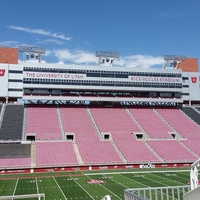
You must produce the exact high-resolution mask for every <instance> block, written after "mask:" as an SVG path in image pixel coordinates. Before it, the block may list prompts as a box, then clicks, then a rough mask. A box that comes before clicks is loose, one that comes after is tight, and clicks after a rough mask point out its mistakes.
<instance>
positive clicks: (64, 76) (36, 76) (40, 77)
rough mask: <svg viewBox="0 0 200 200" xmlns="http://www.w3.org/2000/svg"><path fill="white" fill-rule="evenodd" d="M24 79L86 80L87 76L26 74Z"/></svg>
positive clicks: (42, 73) (43, 73)
mask: <svg viewBox="0 0 200 200" xmlns="http://www.w3.org/2000/svg"><path fill="white" fill-rule="evenodd" d="M23 76H24V78H37V79H76V80H81V79H85V77H86V75H85V74H69V73H45V72H24V74H23Z"/></svg>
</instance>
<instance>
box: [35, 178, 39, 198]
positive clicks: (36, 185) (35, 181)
mask: <svg viewBox="0 0 200 200" xmlns="http://www.w3.org/2000/svg"><path fill="white" fill-rule="evenodd" d="M35 184H36V189H37V193H38V194H39V188H38V182H37V178H35Z"/></svg>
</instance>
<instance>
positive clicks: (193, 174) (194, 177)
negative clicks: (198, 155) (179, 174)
mask: <svg viewBox="0 0 200 200" xmlns="http://www.w3.org/2000/svg"><path fill="white" fill-rule="evenodd" d="M199 163H200V159H199V160H197V161H195V162H194V163H193V164H192V165H191V170H190V184H191V190H194V189H195V188H197V187H198V185H199V179H198V169H197V167H198V165H199Z"/></svg>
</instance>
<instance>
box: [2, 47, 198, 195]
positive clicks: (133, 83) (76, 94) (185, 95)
mask: <svg viewBox="0 0 200 200" xmlns="http://www.w3.org/2000/svg"><path fill="white" fill-rule="evenodd" d="M18 52H20V53H22V54H23V62H22V63H18ZM44 53H45V49H42V48H37V47H27V46H21V47H19V49H18V48H0V55H1V56H0V63H1V64H0V85H1V87H0V102H1V103H0V174H1V176H0V177H1V179H0V181H2V182H1V183H2V185H4V182H3V181H5V180H2V177H5V176H6V175H11V176H13V174H17V175H19V176H20V175H23V174H28V176H29V178H30V179H31V178H32V179H33V180H34V181H32V180H31V181H30V182H31V184H33V183H34V184H35V182H37V184H36V185H38V184H39V183H38V181H39V179H38V181H36V178H35V177H34V178H33V177H31V175H32V174H35V173H38V174H39V173H46V174H52V173H57V172H58V174H60V173H64V172H66V173H68V172H70V174H71V175H70V180H74V181H75V182H77V180H75V178H73V177H76V176H77V173H78V174H79V175H80V174H81V173H82V171H90V172H91V174H89V173H88V174H87V179H86V180H84V181H83V182H84V183H85V181H86V182H87V183H88V184H90V183H93V184H94V185H95V183H97V185H99V184H104V183H105V182H106V181H104V179H103V178H105V177H106V175H105V174H106V173H108V171H110V174H109V177H111V176H112V177H114V176H115V172H116V171H120V172H121V173H122V174H123V170H124V171H126V170H127V173H129V172H130V170H133V171H134V170H136V169H141V170H143V169H147V170H153V169H157V168H159V169H160V168H161V169H165V170H169V171H166V172H165V173H164V174H165V175H166V174H168V173H169V174H168V175H169V176H168V178H169V177H170V178H172V179H173V181H175V180H176V179H177V177H179V178H178V179H179V180H181V181H182V182H180V183H179V184H177V185H185V184H187V182H188V181H189V175H188V174H189V170H190V166H191V164H192V163H194V162H195V161H196V160H198V159H199V156H200V149H199V142H200V126H199V124H200V89H199V88H200V74H199V72H198V59H196V58H186V57H185V56H173V55H166V56H164V61H165V64H164V65H163V67H162V68H160V69H158V68H156V69H153V68H147V69H143V68H124V67H114V66H113V65H114V60H115V59H117V58H118V57H119V53H116V52H107V51H97V52H96V57H97V65H96V66H81V65H66V64H62V65H61V64H46V63H42V62H41V59H42V54H44ZM33 60H34V61H37V62H31V61H33ZM170 168H173V169H174V168H177V169H179V168H181V169H182V168H184V169H185V168H186V170H185V171H184V170H183V171H182V172H181V173H182V176H181V175H180V174H179V172H178V171H176V169H174V170H175V171H170ZM101 170H103V172H102V173H103V178H102V174H101V173H100V172H99V173H98V171H101ZM105 171H106V172H105ZM94 172H95V173H96V174H93V176H94V177H95V176H96V178H91V176H92V173H94ZM157 173H158V172H157ZM184 173H185V174H184ZM72 174H73V176H72ZM152 174H153V172H152ZM152 174H151V173H150V176H151V175H152ZM35 176H37V175H35ZM80 176H83V175H80ZM97 176H99V177H100V178H99V177H97ZM107 176H108V175H107ZM160 176H162V174H161V175H160ZM6 177H7V176H6ZM135 177H136V178H138V177H140V179H142V178H143V177H144V174H142V175H140V174H139V175H138V176H135ZM15 178H16V175H15ZM39 178H40V179H41V177H39ZM79 178H80V177H79ZM8 179H9V178H8ZM88 179H89V180H90V181H89V182H88ZM102 179H103V180H102ZM149 179H152V177H151V178H149ZM17 180H18V179H17ZM70 180H68V181H70ZM187 180H188V181H187ZM43 181H44V180H43ZM55 182H56V184H57V186H58V187H59V189H60V191H61V193H62V195H63V196H64V199H70V198H68V197H67V196H66V194H65V192H64V191H63V190H62V188H61V187H60V186H59V183H58V181H57V180H56V181H55ZM17 184H18V183H17V182H15V187H14V186H13V188H15V190H16V188H17ZM29 184H30V183H29ZM24 185H26V184H25V183H24ZM146 186H147V185H146ZM150 186H151V187H152V185H150ZM157 186H158V185H157ZM24 187H25V186H24ZM81 187H83V186H81ZM132 187H133V185H129V186H126V187H125V188H126V189H127V188H132ZM137 187H138V186H137ZM139 187H140V188H141V187H144V185H143V186H141V185H140V186H139ZM0 188H1V187H0ZM38 188H39V186H37V190H36V191H32V192H27V193H26V194H35V193H37V194H38V195H39V193H41V191H39V190H38ZM125 188H123V190H124V189H125ZM98 190H99V189H98ZM115 190H118V189H116V188H115ZM165 190H166V188H165ZM1 191H2V190H0V196H1V195H2V196H4V197H3V198H2V199H6V197H5V196H11V195H17V193H14V192H12V193H6V192H5V191H6V190H4V193H3V194H2V193H1ZM84 191H85V189H84ZM166 191H167V190H166ZM106 192H107V193H110V194H111V196H112V199H122V197H119V196H117V195H114V194H113V192H111V189H110V190H109V191H106ZM47 193H48V192H47ZM47 193H45V195H46V196H47V195H48V194H47ZM69 193H70V192H69V191H68V194H69ZM85 193H87V196H88V197H87V198H89V199H101V198H100V197H97V198H95V197H94V196H92V195H91V194H88V192H87V191H86V192H85ZM107 193H105V192H102V196H105V195H106V194H107ZM182 193H184V192H183V191H182ZM18 194H24V193H20V192H19V193H18ZM62 195H61V196H62ZM137 195H138V193H137ZM63 196H62V197H59V198H58V199H62V198H63ZM36 197H37V198H40V197H39V196H37V195H36V196H32V197H31V198H32V199H34V198H36ZM8 198H9V197H8ZM16 198H17V197H16ZM19 198H24V197H19ZM19 198H18V199H19ZM29 198H30V197H29ZM41 198H42V196H41ZM82 198H83V199H86V197H84V196H81V198H80V197H79V198H78V199H82ZM105 198H106V197H105ZM10 199H11V197H10ZM12 199H14V196H12ZM46 199H50V197H49V198H47V197H46ZM53 199H57V198H56V197H54V198H53ZM71 199H73V198H71ZM74 199H77V198H74ZM135 199H136V198H135ZM138 199H139V197H138ZM158 199H159V198H158ZM172 199H173V198H172ZM177 199H179V198H177Z"/></svg>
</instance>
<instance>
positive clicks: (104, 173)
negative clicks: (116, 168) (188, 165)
mask: <svg viewBox="0 0 200 200" xmlns="http://www.w3.org/2000/svg"><path fill="white" fill-rule="evenodd" d="M189 171H190V170H187V169H185V170H167V171H162V170H160V171H139V172H136V171H134V172H100V173H83V174H84V175H86V176H87V175H88V176H92V175H106V174H107V175H109V174H111V175H112V174H117V175H118V174H148V173H166V172H167V173H168V172H170V173H171V172H173V173H175V172H189Z"/></svg>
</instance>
